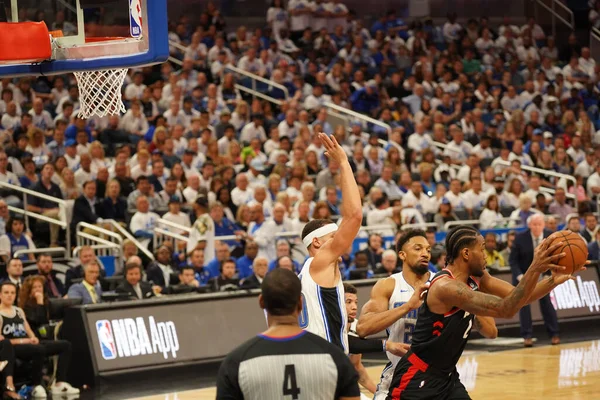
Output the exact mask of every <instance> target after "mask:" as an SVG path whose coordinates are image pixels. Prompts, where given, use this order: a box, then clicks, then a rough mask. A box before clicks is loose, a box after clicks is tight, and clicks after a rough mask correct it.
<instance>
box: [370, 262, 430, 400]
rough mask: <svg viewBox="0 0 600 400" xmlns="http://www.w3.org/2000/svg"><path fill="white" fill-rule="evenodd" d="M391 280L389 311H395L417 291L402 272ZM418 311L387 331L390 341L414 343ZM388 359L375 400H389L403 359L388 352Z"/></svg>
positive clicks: (397, 322) (410, 313) (394, 324)
mask: <svg viewBox="0 0 600 400" xmlns="http://www.w3.org/2000/svg"><path fill="white" fill-rule="evenodd" d="M390 278H393V279H394V281H395V283H396V285H395V286H394V291H393V292H392V295H391V296H390V300H389V302H388V309H389V310H393V309H394V308H397V307H400V306H401V305H403V304H405V303H407V302H408V300H409V299H410V298H411V296H412V295H413V293H414V292H415V289H414V288H413V287H412V286H411V285H409V284H408V282H406V280H405V279H404V275H403V274H402V272H398V273H396V274H393V275H392V276H390ZM418 311H419V310H418V309H417V310H412V311H410V312H409V313H408V314H406V315H405V316H404V317H402V318H400V319H399V320H398V321H396V322H394V323H393V324H392V325H391V326H390V327H389V328H388V329H387V333H388V340H390V341H392V342H397V343H407V344H410V343H411V342H412V333H413V330H414V329H415V324H416V323H417V312H418ZM387 357H388V360H390V362H389V363H388V364H387V365H386V366H385V368H384V370H383V372H382V373H381V382H380V383H379V385H377V391H376V392H375V397H374V398H373V400H385V399H386V398H387V396H388V391H389V388H390V383H391V382H392V377H393V376H394V370H395V369H396V364H398V361H400V359H401V357H398V356H395V355H393V354H392V353H390V352H387Z"/></svg>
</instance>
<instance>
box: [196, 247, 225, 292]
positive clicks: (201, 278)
mask: <svg viewBox="0 0 600 400" xmlns="http://www.w3.org/2000/svg"><path fill="white" fill-rule="evenodd" d="M189 265H190V266H191V267H192V268H194V274H195V277H196V280H197V281H198V283H199V284H200V285H202V286H204V285H206V284H208V281H209V280H210V279H211V278H214V277H215V276H218V274H219V273H218V271H219V268H218V267H217V272H216V273H214V274H213V272H212V271H211V270H209V269H208V268H207V267H205V266H204V250H202V249H194V250H192V253H191V254H190V264H189Z"/></svg>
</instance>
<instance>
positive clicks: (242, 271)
mask: <svg viewBox="0 0 600 400" xmlns="http://www.w3.org/2000/svg"><path fill="white" fill-rule="evenodd" d="M257 254H258V245H257V244H256V242H253V241H248V242H246V248H245V249H244V255H243V256H242V257H240V258H239V259H238V260H237V261H236V263H235V264H236V265H235V266H236V269H237V273H238V278H240V279H244V278H247V277H249V276H251V275H252V264H253V263H254V259H255V258H256V255H257Z"/></svg>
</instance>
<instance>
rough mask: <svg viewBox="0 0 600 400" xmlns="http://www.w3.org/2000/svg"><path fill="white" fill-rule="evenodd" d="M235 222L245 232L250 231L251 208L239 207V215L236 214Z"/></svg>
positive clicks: (244, 205)
mask: <svg viewBox="0 0 600 400" xmlns="http://www.w3.org/2000/svg"><path fill="white" fill-rule="evenodd" d="M235 221H236V222H237V224H238V225H239V226H240V228H242V229H243V230H244V231H246V232H247V231H248V226H250V222H251V220H250V207H248V205H247V204H242V205H241V206H239V207H238V209H237V213H236V214H235Z"/></svg>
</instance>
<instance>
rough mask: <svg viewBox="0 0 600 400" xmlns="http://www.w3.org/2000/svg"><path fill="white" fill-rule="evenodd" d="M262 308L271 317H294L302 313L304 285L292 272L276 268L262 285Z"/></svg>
mask: <svg viewBox="0 0 600 400" xmlns="http://www.w3.org/2000/svg"><path fill="white" fill-rule="evenodd" d="M261 290H262V294H261V296H260V299H259V301H260V306H261V307H262V308H264V309H265V310H267V312H268V313H269V314H270V315H274V316H284V315H292V314H294V313H296V312H299V311H300V307H301V300H300V295H301V293H302V284H301V283H300V279H298V277H297V276H296V274H295V273H293V272H292V271H290V270H287V269H283V268H276V269H274V270H273V271H271V272H269V273H268V274H267V276H265V279H263V281H262V285H261Z"/></svg>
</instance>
